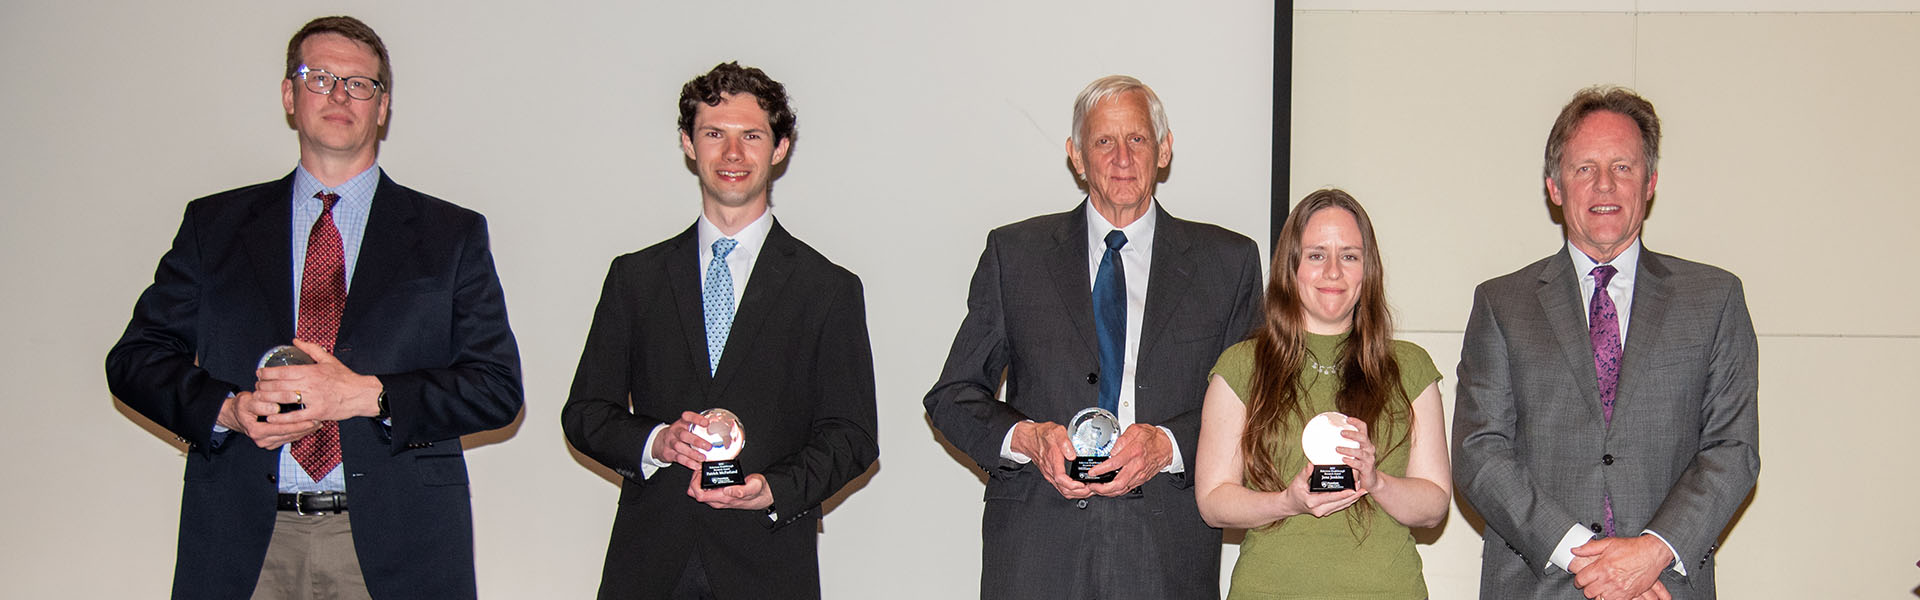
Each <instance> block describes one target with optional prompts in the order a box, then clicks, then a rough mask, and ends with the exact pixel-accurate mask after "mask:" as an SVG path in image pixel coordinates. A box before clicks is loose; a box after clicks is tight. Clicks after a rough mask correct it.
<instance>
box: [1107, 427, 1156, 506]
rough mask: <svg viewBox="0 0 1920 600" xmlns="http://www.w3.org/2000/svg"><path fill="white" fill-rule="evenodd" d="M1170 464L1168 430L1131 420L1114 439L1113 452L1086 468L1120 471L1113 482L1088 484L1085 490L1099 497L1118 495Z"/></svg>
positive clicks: (1108, 471)
mask: <svg viewBox="0 0 1920 600" xmlns="http://www.w3.org/2000/svg"><path fill="white" fill-rule="evenodd" d="M1169 464H1173V440H1172V439H1170V438H1168V437H1167V432H1165V431H1161V430H1160V428H1159V427H1154V426H1152V425H1148V424H1146V423H1134V424H1133V426H1132V427H1128V428H1127V430H1126V431H1125V432H1122V433H1121V434H1120V439H1119V440H1116V441H1114V443H1113V453H1112V454H1109V455H1107V461H1106V462H1103V463H1100V466H1097V467H1094V468H1093V469H1092V470H1090V471H1087V474H1088V475H1104V474H1107V473H1112V472H1114V471H1119V474H1118V475H1115V476H1114V478H1113V481H1109V482H1106V483H1094V484H1088V485H1087V489H1090V490H1093V493H1095V494H1099V495H1102V496H1110V497H1111V496H1120V495H1123V494H1126V493H1127V492H1128V491H1131V490H1133V488H1137V487H1140V484H1143V483H1146V482H1147V480H1148V479H1153V476H1154V475H1157V474H1159V473H1160V470H1161V469H1165V468H1167V465H1169Z"/></svg>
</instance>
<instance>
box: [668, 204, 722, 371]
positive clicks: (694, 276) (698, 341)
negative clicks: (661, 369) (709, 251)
mask: <svg viewBox="0 0 1920 600" xmlns="http://www.w3.org/2000/svg"><path fill="white" fill-rule="evenodd" d="M697 229H698V225H695V226H693V227H688V228H687V230H686V231H682V232H680V235H677V236H674V238H673V240H672V241H671V243H672V244H673V246H672V247H671V248H669V249H668V250H667V259H666V263H667V264H666V271H667V273H666V279H667V289H668V290H669V294H670V295H671V296H672V297H673V313H674V316H675V317H676V320H678V321H679V322H680V332H681V334H682V336H684V338H685V339H686V343H687V356H688V357H689V358H691V359H692V360H690V361H688V362H687V368H689V369H694V370H696V371H697V370H699V368H700V365H704V364H707V362H708V361H707V314H706V307H704V306H702V305H701V303H700V294H701V289H700V271H701V267H702V265H700V250H699V248H698V246H699V245H700V242H699V240H700V234H699V232H698V231H697ZM699 377H700V380H701V381H707V382H711V380H712V378H713V375H712V374H710V373H700V374H699ZM701 391H702V392H705V391H706V388H701Z"/></svg>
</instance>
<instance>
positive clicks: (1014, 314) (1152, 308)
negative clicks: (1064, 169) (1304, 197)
mask: <svg viewBox="0 0 1920 600" xmlns="http://www.w3.org/2000/svg"><path fill="white" fill-rule="evenodd" d="M1087 210H1091V208H1090V207H1089V205H1088V204H1087V203H1086V202H1082V203H1081V204H1080V206H1079V207H1078V208H1076V209H1074V210H1072V211H1069V212H1064V213H1058V214H1052V215H1045V216H1041V217H1035V218H1032V219H1028V220H1026V221H1022V222H1019V223H1015V224H1012V225H1007V226H1005V227H1001V228H998V229H995V230H993V232H992V233H990V234H988V235H987V247H986V251H985V252H983V253H981V255H980V265H979V267H978V268H977V269H976V270H975V271H974V274H973V285H972V288H971V290H969V292H968V297H967V317H966V320H965V321H964V322H962V323H961V325H960V331H959V333H958V334H957V335H955V336H954V341H953V348H952V350H951V351H950V352H949V353H948V355H947V364H946V367H945V369H944V370H943V371H942V373H941V375H940V381H939V383H937V384H935V385H934V386H933V389H932V390H931V391H929V392H928V393H927V397H926V400H925V404H926V408H927V414H928V416H929V417H930V418H931V419H932V421H933V424H934V426H935V427H937V428H939V429H940V432H941V433H943V434H945V435H946V438H947V440H948V441H949V442H951V443H952V444H953V445H954V446H955V447H957V448H959V449H960V450H961V451H963V452H965V453H966V454H967V455H968V456H969V457H972V458H973V460H974V461H975V462H976V463H978V464H979V466H980V468H981V469H983V470H985V471H986V472H987V475H988V481H987V489H986V501H987V505H986V512H985V515H984V517H983V521H984V523H983V527H982V529H983V531H984V537H985V540H984V541H985V543H984V548H983V551H984V554H985V565H984V567H983V572H982V573H981V595H982V597H992V598H1024V597H1061V595H1062V594H1064V593H1065V592H1064V591H1062V588H1061V587H1060V586H1062V585H1065V582H1068V581H1070V580H1072V579H1074V578H1073V577H1072V575H1073V574H1075V573H1077V572H1078V569H1079V568H1081V567H1080V566H1081V565H1085V564H1086V562H1085V560H1084V557H1086V556H1087V553H1089V552H1095V551H1100V550H1101V548H1100V547H1099V546H1100V545H1099V544H1096V543H1093V542H1091V541H1088V540H1087V538H1088V536H1089V535H1090V534H1094V533H1098V532H1090V531H1088V529H1089V527H1088V525H1087V517H1086V516H1085V515H1086V512H1085V511H1084V508H1085V507H1086V506H1087V504H1086V503H1083V502H1077V501H1073V500H1067V499H1065V498H1062V497H1061V496H1060V493H1059V492H1058V491H1056V490H1054V488H1053V486H1052V485H1051V484H1049V483H1047V481H1046V480H1045V478H1043V477H1041V475H1040V473H1039V471H1037V470H1036V468H1035V467H1034V466H1033V465H1031V464H1025V465H1022V464H1015V463H1013V462H1011V461H1005V460H1002V459H1001V457H1000V446H1001V443H1002V441H1004V440H1005V439H1006V435H1007V431H1008V430H1009V429H1011V428H1012V427H1013V426H1014V424H1016V423H1019V422H1020V421H1022V420H1025V419H1032V420H1034V421H1038V422H1049V421H1051V422H1055V423H1065V422H1067V420H1069V419H1070V418H1071V417H1072V416H1073V414H1074V413H1075V412H1077V411H1079V410H1080V409H1083V408H1086V407H1088V406H1093V405H1096V404H1097V403H1098V394H1099V386H1098V385H1096V384H1095V377H1094V376H1095V375H1096V374H1097V373H1098V372H1099V371H1100V358H1099V351H1098V341H1097V337H1096V335H1095V332H1094V325H1093V286H1092V283H1091V282H1090V281H1089V277H1088V274H1087V261H1088V255H1087V237H1086V236H1087V231H1086V230H1087V226H1086V223H1087V221H1086V219H1087V217H1086V213H1085V212H1084V211H1087ZM1154 210H1155V211H1159V212H1158V216H1157V217H1156V218H1157V222H1156V225H1155V233H1154V242H1153V264H1152V265H1151V266H1150V267H1149V268H1150V271H1149V273H1150V274H1149V275H1148V283H1147V305H1146V315H1145V317H1144V320H1143V324H1142V327H1141V333H1140V348H1139V357H1138V359H1137V360H1136V361H1135V362H1136V364H1137V365H1138V366H1137V367H1136V368H1137V369H1138V370H1139V371H1138V373H1137V375H1136V377H1135V384H1136V387H1135V391H1134V393H1135V398H1136V400H1137V402H1136V405H1137V408H1136V411H1135V416H1136V420H1137V421H1138V422H1140V423H1149V424H1153V425H1160V426H1163V427H1166V428H1168V429H1170V430H1172V431H1173V433H1174V438H1175V441H1176V442H1178V444H1179V448H1180V452H1181V455H1182V456H1184V457H1185V460H1186V462H1187V468H1188V470H1189V473H1182V474H1167V473H1162V474H1160V475H1157V476H1155V477H1154V478H1153V479H1151V480H1149V481H1148V482H1147V483H1146V484H1144V485H1142V486H1141V487H1140V490H1141V491H1140V493H1141V496H1140V497H1139V498H1136V499H1134V500H1133V501H1137V502H1142V503H1144V504H1145V508H1146V509H1147V511H1149V513H1150V514H1153V515H1156V516H1155V517H1154V518H1152V519H1150V522H1147V523H1142V524H1140V528H1139V530H1138V531H1136V532H1122V533H1123V534H1124V535H1125V536H1126V537H1130V538H1131V539H1134V540H1136V541H1138V542H1140V543H1141V544H1143V545H1144V546H1146V547H1145V548H1126V549H1119V551H1121V552H1128V553H1131V554H1130V557H1131V558H1133V559H1135V560H1137V564H1138V569H1137V570H1139V571H1147V572H1151V573H1152V574H1156V575H1163V577H1157V578H1158V579H1162V580H1163V581H1162V583H1163V584H1164V585H1165V586H1166V587H1165V588H1163V589H1143V590H1140V594H1141V596H1142V597H1153V598H1192V597H1200V596H1208V597H1217V596H1218V595H1219V577H1220V576H1219V564H1220V531H1219V530H1217V529H1213V528H1210V527H1208V526H1207V525H1206V523H1205V522H1203V521H1202V520H1201V519H1200V514H1199V510H1198V508H1197V507H1196V506H1195V504H1194V499H1193V489H1192V488H1193V482H1192V480H1191V479H1190V477H1189V474H1190V473H1191V469H1192V468H1193V467H1192V462H1193V456H1194V444H1195V442H1196V441H1197V440H1198V439H1199V436H1200V405H1201V400H1202V398H1203V397H1204V396H1205V394H1206V388H1207V372H1208V369H1210V368H1212V366H1213V362H1214V360H1215V359H1217V358H1219V356H1220V352H1221V351H1222V350H1225V349H1226V348H1227V346H1230V345H1233V344H1234V343H1235V342H1238V341H1240V340H1241V339H1244V338H1245V337H1246V335H1247V333H1248V331H1249V330H1250V329H1251V328H1252V324H1253V323H1254V322H1255V321H1256V319H1255V315H1256V314H1258V310H1259V307H1260V265H1261V262H1260V258H1259V252H1258V251H1257V249H1256V247H1255V246H1254V243H1253V240H1250V239H1247V238H1246V237H1245V236H1242V235H1240V234H1237V233H1234V232H1231V231H1228V230H1226V229H1223V228H1220V227H1217V226H1214V225H1207V224H1202V223H1194V222H1191V221H1183V220H1180V219H1175V218H1173V217H1172V215H1169V214H1167V213H1166V211H1165V210H1164V209H1161V208H1160V207H1159V206H1158V204H1157V203H1156V205H1155V207H1154ZM1003 374H1004V376H1005V380H1006V383H1007V397H1006V398H1005V399H1004V401H1002V399H999V398H996V394H997V392H998V390H999V388H1000V383H1001V380H1002V375H1003ZM1091 501H1092V502H1112V501H1114V500H1112V499H1107V498H1100V497H1096V498H1094V499H1092V500H1091ZM1106 575H1117V574H1105V573H1096V574H1094V576H1096V577H1099V576H1106Z"/></svg>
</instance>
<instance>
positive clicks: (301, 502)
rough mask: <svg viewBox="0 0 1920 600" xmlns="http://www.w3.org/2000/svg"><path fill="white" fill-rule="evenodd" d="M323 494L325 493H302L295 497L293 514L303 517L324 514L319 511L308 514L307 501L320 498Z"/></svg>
mask: <svg viewBox="0 0 1920 600" xmlns="http://www.w3.org/2000/svg"><path fill="white" fill-rule="evenodd" d="M323 493H325V492H300V493H299V494H298V495H295V496H294V498H293V514H296V515H301V516H307V515H318V514H322V513H321V512H319V511H315V512H311V513H309V512H307V499H308V498H314V497H318V496H319V495H321V494H323Z"/></svg>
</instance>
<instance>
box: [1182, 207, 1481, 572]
mask: <svg viewBox="0 0 1920 600" xmlns="http://www.w3.org/2000/svg"><path fill="white" fill-rule="evenodd" d="M1271 271H1272V273H1271V275H1270V281H1269V283H1268V284H1267V293H1266V301H1265V311H1266V318H1265V319H1264V320H1263V323H1262V324H1261V325H1260V326H1259V327H1256V328H1255V331H1254V333H1253V336H1252V338H1251V339H1249V340H1247V341H1245V342H1241V343H1240V344H1238V345H1235V346H1233V347H1231V348H1228V349H1227V351H1226V352H1225V353H1223V354H1222V355H1221V356H1220V361H1219V363H1217V364H1216V365H1214V370H1213V373H1214V374H1213V383H1212V384H1211V386H1210V387H1208V388H1207V397H1206V404H1205V407H1204V408H1203V410H1202V413H1201V426H1200V440H1199V448H1198V450H1197V451H1196V454H1197V460H1196V463H1195V475H1194V477H1195V479H1194V483H1195V485H1194V492H1195V494H1196V495H1197V496H1198V500H1199V504H1200V514H1201V516H1202V517H1204V518H1206V520H1207V523H1208V524H1211V525H1213V526H1215V527H1229V528H1246V529H1248V530H1249V531H1248V532H1247V538H1246V541H1245V542H1243V543H1241V545H1240V560H1239V562H1238V563H1235V564H1234V567H1233V583H1232V587H1231V588H1230V591H1229V592H1228V597H1229V598H1394V599H1408V598H1415V599H1417V598H1425V597H1426V595H1427V587H1426V581H1425V579H1424V578H1423V577H1422V576H1421V574H1420V555H1419V554H1418V553H1417V552H1415V551H1414V548H1413V537H1412V535H1411V534H1410V533H1409V532H1408V528H1409V527H1432V526H1435V525H1438V524H1439V523H1440V522H1441V521H1442V520H1444V519H1445V518H1446V516H1447V503H1448V498H1450V497H1451V494H1452V484H1451V482H1450V480H1449V479H1448V465H1447V435H1446V420H1445V418H1444V417H1443V415H1442V414H1441V408H1440V387H1439V383H1438V382H1439V379H1440V373H1439V371H1438V370H1437V369H1435V368H1434V366H1433V360H1432V359H1431V358H1429V357H1428V356H1427V353H1426V351H1425V350H1421V349H1420V347H1419V346H1415V345H1413V344H1411V343H1407V342H1402V341H1396V340H1394V339H1392V335H1393V323H1392V317H1391V316H1390V315H1389V314H1388V311H1387V302H1386V294H1385V292H1384V291H1383V290H1384V289H1385V287H1384V286H1383V285H1382V276H1381V265H1380V250H1379V248H1378V247H1377V246H1376V244H1375V241H1374V236H1373V225H1372V223H1371V222H1370V221H1369V220H1368V219H1367V213H1366V211H1365V210H1364V209H1362V208H1361V207H1360V204H1359V202H1357V201H1355V200H1354V199H1353V197H1352V196H1349V195H1347V193H1346V192H1342V191H1340V190H1333V189H1327V190H1320V191H1317V192H1314V193H1313V194H1311V195H1308V196H1307V197H1306V198H1305V199H1303V200H1301V201H1300V204H1299V206H1296V207H1295V208H1294V210H1293V213H1292V214H1291V215H1289V216H1288V217H1287V222H1286V225H1285V226H1284V228H1283V231H1282V233H1281V236H1280V240H1279V241H1278V242H1277V246H1276V251H1275V260H1274V263H1273V265H1272V267H1271ZM1336 410H1337V411H1339V412H1341V413H1344V414H1346V415H1347V416H1348V417H1350V419H1349V421H1348V422H1349V423H1351V424H1352V425H1354V427H1355V430H1351V431H1347V432H1345V433H1344V434H1343V436H1344V437H1345V438H1346V439H1348V440H1350V441H1351V442H1353V443H1357V444H1358V446H1359V447H1358V448H1341V449H1340V453H1341V454H1342V455H1343V456H1344V461H1345V462H1346V464H1347V465H1348V466H1351V467H1353V479H1354V482H1355V484H1356V485H1355V487H1356V489H1353V490H1348V491H1343V492H1319V493H1315V492H1309V491H1307V478H1308V473H1309V469H1310V468H1311V465H1309V464H1307V459H1306V456H1305V455H1304V454H1303V453H1302V452H1301V450H1300V432H1301V427H1302V426H1304V425H1305V424H1306V422H1307V420H1308V419H1310V418H1312V417H1313V416H1314V415H1315V414H1318V413H1321V412H1325V411H1336Z"/></svg>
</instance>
